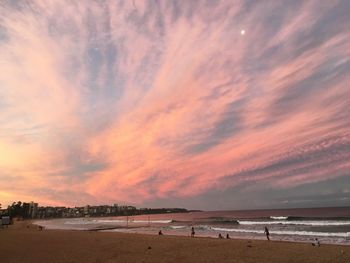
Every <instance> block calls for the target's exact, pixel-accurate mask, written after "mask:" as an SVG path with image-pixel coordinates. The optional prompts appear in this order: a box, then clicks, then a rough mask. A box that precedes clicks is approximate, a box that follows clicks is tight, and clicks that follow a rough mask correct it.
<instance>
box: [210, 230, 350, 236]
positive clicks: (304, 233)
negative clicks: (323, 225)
mask: <svg viewBox="0 0 350 263" xmlns="http://www.w3.org/2000/svg"><path fill="white" fill-rule="evenodd" d="M211 229H212V230H214V231H224V232H236V233H251V234H264V231H263V230H252V229H234V228H222V227H211ZM270 234H275V235H297V236H319V237H345V238H348V237H350V232H345V233H330V232H327V233H325V232H314V231H285V230H273V231H272V230H271V231H270Z"/></svg>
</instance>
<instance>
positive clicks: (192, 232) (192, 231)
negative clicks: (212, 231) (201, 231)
mask: <svg viewBox="0 0 350 263" xmlns="http://www.w3.org/2000/svg"><path fill="white" fill-rule="evenodd" d="M194 234H195V232H194V227H192V228H191V237H194Z"/></svg>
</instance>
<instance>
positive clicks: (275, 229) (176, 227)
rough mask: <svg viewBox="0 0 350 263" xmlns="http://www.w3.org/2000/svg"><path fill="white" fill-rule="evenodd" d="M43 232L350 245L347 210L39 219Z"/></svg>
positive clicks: (276, 210)
mask: <svg viewBox="0 0 350 263" xmlns="http://www.w3.org/2000/svg"><path fill="white" fill-rule="evenodd" d="M34 223H35V224H37V225H41V226H44V227H45V228H47V229H67V230H84V231H108V232H125V233H140V234H150V235H158V233H159V231H160V230H161V231H162V233H163V234H164V235H177V236H190V233H191V228H192V227H194V229H195V236H196V237H211V238H218V236H219V234H221V235H222V236H224V237H225V238H226V235H227V234H228V235H229V237H230V238H237V239H250V240H251V239H260V240H264V239H266V236H265V234H264V228H265V227H267V228H268V229H269V232H270V239H271V240H276V241H289V242H310V243H312V242H314V241H315V238H317V239H318V240H319V241H320V242H321V244H341V245H350V207H336V208H334V207H333V208H298V209H274V210H245V211H201V212H188V213H167V214H152V215H137V216H114V217H85V218H64V219H62V218H61V219H51V220H37V221H35V222H34Z"/></svg>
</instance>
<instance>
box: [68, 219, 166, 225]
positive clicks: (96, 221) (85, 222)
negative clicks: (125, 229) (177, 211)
mask: <svg viewBox="0 0 350 263" xmlns="http://www.w3.org/2000/svg"><path fill="white" fill-rule="evenodd" d="M128 222H129V223H136V224H137V223H154V224H169V223H171V222H172V220H133V219H129V220H128ZM125 223H126V219H125V220H120V219H93V220H89V219H86V220H69V221H65V222H64V224H66V225H90V224H125Z"/></svg>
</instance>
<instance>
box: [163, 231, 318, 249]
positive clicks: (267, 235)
mask: <svg viewBox="0 0 350 263" xmlns="http://www.w3.org/2000/svg"><path fill="white" fill-rule="evenodd" d="M158 234H159V235H163V232H162V230H159V233H158ZM195 234H196V232H195V231H194V227H191V237H194V235H195ZM264 234H265V235H266V239H267V241H270V232H269V229H268V228H267V227H266V226H265V228H264ZM218 238H219V239H223V238H224V237H223V235H221V233H220V234H219V235H218ZM226 239H230V235H229V234H226ZM312 245H313V246H317V247H319V246H320V245H321V244H320V241H319V240H318V239H317V238H315V241H314V242H313V243H312Z"/></svg>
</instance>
